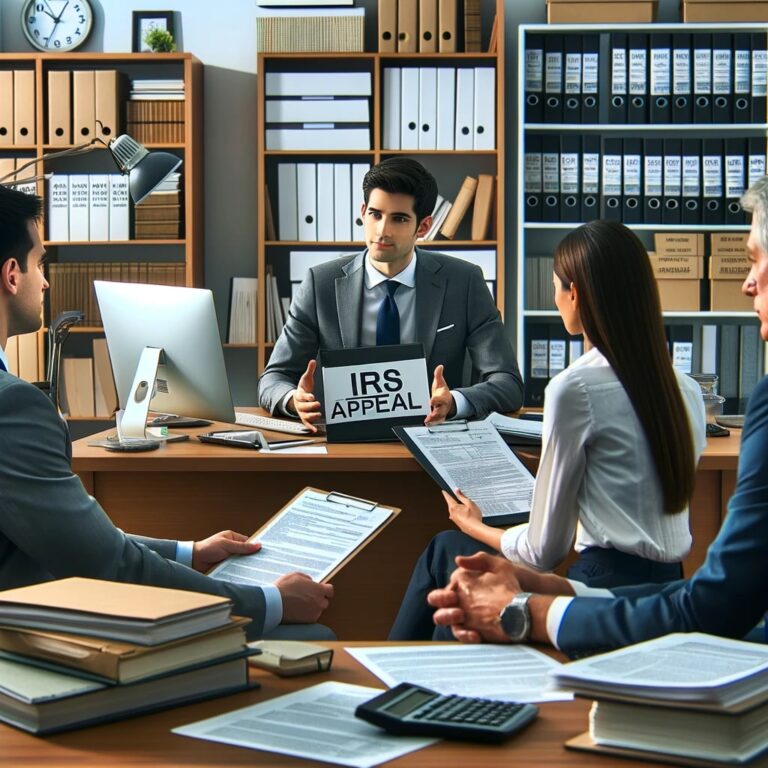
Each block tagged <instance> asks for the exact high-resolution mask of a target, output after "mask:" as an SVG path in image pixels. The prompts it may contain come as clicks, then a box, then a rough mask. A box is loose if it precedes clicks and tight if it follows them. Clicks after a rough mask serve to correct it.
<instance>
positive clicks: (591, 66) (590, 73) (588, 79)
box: [581, 52, 599, 93]
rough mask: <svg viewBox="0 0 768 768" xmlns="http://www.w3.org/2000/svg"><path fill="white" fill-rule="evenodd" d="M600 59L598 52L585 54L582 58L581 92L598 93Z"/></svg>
mask: <svg viewBox="0 0 768 768" xmlns="http://www.w3.org/2000/svg"><path fill="white" fill-rule="evenodd" d="M598 61H599V57H598V54H597V53H596V52H593V53H585V54H584V55H583V56H582V58H581V92H582V93H597V72H598Z"/></svg>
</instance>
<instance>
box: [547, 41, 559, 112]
mask: <svg viewBox="0 0 768 768" xmlns="http://www.w3.org/2000/svg"><path fill="white" fill-rule="evenodd" d="M544 122H545V123H562V122H563V38H562V35H547V36H546V37H545V38H544Z"/></svg>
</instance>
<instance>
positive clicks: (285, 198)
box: [277, 163, 299, 240]
mask: <svg viewBox="0 0 768 768" xmlns="http://www.w3.org/2000/svg"><path fill="white" fill-rule="evenodd" d="M277 233H278V236H279V238H280V239H281V240H298V239H299V229H298V198H297V191H296V163H278V165H277Z"/></svg>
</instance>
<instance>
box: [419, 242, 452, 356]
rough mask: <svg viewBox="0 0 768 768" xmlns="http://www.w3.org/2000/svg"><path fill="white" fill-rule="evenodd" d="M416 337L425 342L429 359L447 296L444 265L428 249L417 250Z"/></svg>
mask: <svg viewBox="0 0 768 768" xmlns="http://www.w3.org/2000/svg"><path fill="white" fill-rule="evenodd" d="M416 256H417V260H416V338H417V339H420V340H421V342H422V343H423V344H424V357H425V358H426V359H427V361H429V358H430V355H431V354H432V347H433V346H434V345H435V335H436V332H437V326H438V323H439V322H440V315H441V314H442V308H443V300H444V298H445V279H444V278H443V276H442V275H441V274H440V271H441V270H442V265H441V264H440V263H439V262H438V261H437V259H435V258H433V257H432V255H431V254H429V253H428V252H427V251H422V250H421V249H420V248H418V249H417V250H416Z"/></svg>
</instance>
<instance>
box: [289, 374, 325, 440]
mask: <svg viewBox="0 0 768 768" xmlns="http://www.w3.org/2000/svg"><path fill="white" fill-rule="evenodd" d="M316 368H317V361H316V360H310V361H309V363H308V364H307V370H306V371H304V373H302V374H301V378H300V379H299V384H298V386H297V387H296V391H295V392H294V393H293V397H292V398H291V399H290V401H289V403H288V410H289V411H294V412H295V413H296V415H297V416H298V417H299V418H300V419H301V423H302V424H303V425H304V426H305V427H308V428H309V429H310V430H311V431H312V432H317V427H316V426H315V425H314V422H316V421H317V420H318V419H320V418H322V415H323V414H322V411H321V407H322V406H321V405H320V403H319V402H318V401H317V399H316V398H315V396H314V394H313V392H312V390H313V389H314V388H315V369H316Z"/></svg>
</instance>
